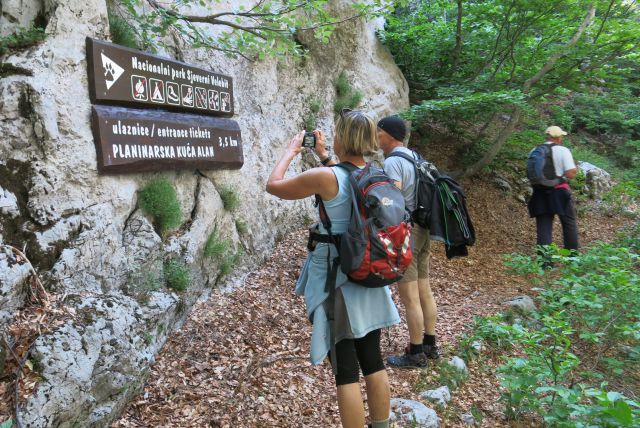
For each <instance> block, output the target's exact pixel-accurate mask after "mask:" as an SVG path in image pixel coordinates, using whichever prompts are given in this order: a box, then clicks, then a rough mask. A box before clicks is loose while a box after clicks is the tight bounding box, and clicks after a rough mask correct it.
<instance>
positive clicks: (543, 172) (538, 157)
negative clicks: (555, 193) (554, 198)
mask: <svg viewBox="0 0 640 428" xmlns="http://www.w3.org/2000/svg"><path fill="white" fill-rule="evenodd" d="M551 147H552V144H540V145H538V146H536V148H535V149H533V150H532V151H531V153H529V157H528V158H527V178H528V179H529V183H530V184H531V186H532V187H534V188H535V187H539V188H540V187H541V188H549V187H555V186H557V185H559V184H562V183H565V180H564V179H563V178H561V177H558V176H557V175H556V169H555V167H554V166H553V150H552V148H551Z"/></svg>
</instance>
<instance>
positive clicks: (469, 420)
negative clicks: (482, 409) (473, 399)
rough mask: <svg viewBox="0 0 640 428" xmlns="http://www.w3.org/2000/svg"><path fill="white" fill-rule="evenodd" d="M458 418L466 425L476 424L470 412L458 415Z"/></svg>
mask: <svg viewBox="0 0 640 428" xmlns="http://www.w3.org/2000/svg"><path fill="white" fill-rule="evenodd" d="M460 420H461V421H462V422H463V423H465V424H467V425H477V422H476V418H474V417H473V415H472V414H471V413H465V414H464V415H460Z"/></svg>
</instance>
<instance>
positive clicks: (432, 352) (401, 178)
mask: <svg viewBox="0 0 640 428" xmlns="http://www.w3.org/2000/svg"><path fill="white" fill-rule="evenodd" d="M406 135H407V127H406V125H405V123H404V121H403V120H402V119H401V118H400V117H398V116H387V117H385V118H383V119H381V120H380V121H379V122H378V140H379V143H380V148H381V149H382V151H383V152H384V154H385V156H388V155H389V154H390V153H391V152H394V151H401V152H404V153H407V154H409V155H410V156H413V152H412V151H411V150H410V149H408V148H406V147H404V143H403V141H404V139H405V137H406ZM384 170H385V172H386V173H387V175H388V176H389V177H390V178H391V179H392V180H394V181H395V184H396V186H398V188H399V189H400V190H401V192H402V194H403V196H404V199H405V205H406V207H407V209H408V210H409V211H410V212H413V210H414V209H415V207H416V171H415V167H414V165H413V164H412V163H411V162H410V161H408V160H407V159H403V158H401V157H397V156H393V157H387V158H386V159H385V161H384ZM412 234H413V261H412V262H411V266H410V267H409V269H407V271H406V273H405V275H404V277H403V278H402V281H401V282H399V283H398V291H399V293H400V300H402V304H403V305H404V308H405V312H406V316H407V327H408V328H409V341H410V343H409V346H408V347H407V348H406V349H405V353H404V354H402V355H397V356H392V357H389V358H388V359H387V363H388V364H389V365H390V366H394V367H425V366H426V365H427V358H431V359H435V358H438V357H439V353H438V347H437V345H436V319H437V314H438V309H437V306H436V302H435V300H434V297H433V293H432V292H431V286H430V285H429V230H428V229H424V228H422V227H420V226H418V225H417V224H414V226H413V229H412Z"/></svg>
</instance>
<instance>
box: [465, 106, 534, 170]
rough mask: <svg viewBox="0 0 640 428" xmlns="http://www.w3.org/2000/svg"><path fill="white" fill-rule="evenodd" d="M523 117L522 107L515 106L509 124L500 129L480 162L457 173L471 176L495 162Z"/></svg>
mask: <svg viewBox="0 0 640 428" xmlns="http://www.w3.org/2000/svg"><path fill="white" fill-rule="evenodd" d="M521 117H522V109H521V108H520V107H514V109H513V111H512V113H511V117H510V118H509V123H507V125H506V126H505V127H504V128H502V131H500V133H499V134H498V136H497V137H496V138H495V139H494V140H493V143H492V144H491V147H490V148H489V150H487V151H486V153H485V154H484V156H482V159H480V160H479V161H478V162H476V163H474V164H473V165H471V166H470V167H469V168H467V169H465V170H464V171H462V173H458V174H456V175H458V176H462V177H469V176H472V175H476V174H477V173H479V172H480V171H482V168H484V167H485V166H487V165H489V164H490V163H491V162H493V159H494V158H495V157H496V155H497V154H498V152H499V151H500V149H501V148H502V146H503V145H504V143H505V142H506V141H507V139H508V138H509V137H510V136H511V134H513V131H514V130H515V128H516V126H517V125H518V122H520V118H521Z"/></svg>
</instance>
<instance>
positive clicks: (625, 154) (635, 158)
mask: <svg viewBox="0 0 640 428" xmlns="http://www.w3.org/2000/svg"><path fill="white" fill-rule="evenodd" d="M615 156H616V158H617V159H618V161H619V163H620V164H621V165H622V166H623V167H625V168H633V167H637V165H638V164H640V140H628V141H625V142H624V143H622V144H621V145H619V146H618V147H616V149H615ZM639 176H640V174H639Z"/></svg>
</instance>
